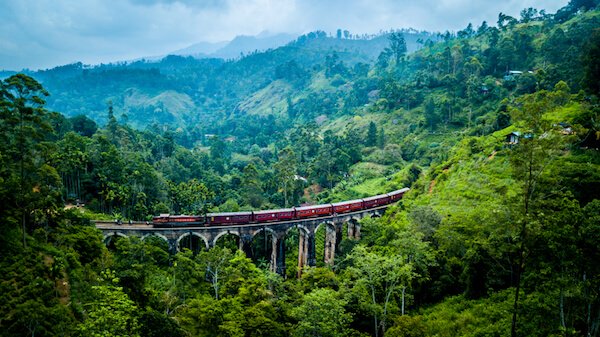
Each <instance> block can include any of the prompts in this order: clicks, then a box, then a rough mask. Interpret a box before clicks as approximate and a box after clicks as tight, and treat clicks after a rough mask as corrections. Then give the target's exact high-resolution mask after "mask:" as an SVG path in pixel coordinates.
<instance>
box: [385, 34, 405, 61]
mask: <svg viewBox="0 0 600 337" xmlns="http://www.w3.org/2000/svg"><path fill="white" fill-rule="evenodd" d="M389 40H390V50H391V51H392V53H393V54H394V59H395V60H396V66H398V65H399V64H400V60H401V59H402V58H403V57H404V55H405V54H406V51H407V49H406V41H405V40H404V34H402V33H399V32H393V33H391V34H390V37H389Z"/></svg>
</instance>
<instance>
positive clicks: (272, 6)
mask: <svg viewBox="0 0 600 337" xmlns="http://www.w3.org/2000/svg"><path fill="white" fill-rule="evenodd" d="M567 2H568V0H195V1H194V0H115V1H107V0H0V70H21V69H24V68H28V69H31V70H37V69H47V68H52V67H54V66H58V65H64V64H69V63H73V62H83V63H84V64H99V63H109V62H116V61H127V60H133V59H139V58H143V57H153V56H160V55H165V54H167V53H169V52H171V51H174V50H178V49H182V48H186V47H188V46H190V45H192V44H195V43H198V42H202V41H207V42H219V41H226V40H231V39H233V38H234V37H235V36H237V35H258V34H260V33H263V32H269V33H273V34H275V33H293V34H303V33H307V32H310V31H314V30H317V29H318V30H324V31H326V32H328V33H332V34H335V32H336V30H337V29H338V28H341V29H346V30H349V31H350V32H351V33H353V34H364V33H366V34H373V33H378V32H379V31H381V30H390V29H399V28H415V29H418V30H428V31H442V32H443V31H446V30H450V31H457V30H460V29H463V28H465V27H466V26H467V24H468V23H469V22H471V23H473V25H474V26H475V27H477V26H478V25H479V24H480V23H481V22H482V21H484V20H486V21H487V22H488V24H492V25H495V23H496V21H497V18H498V13H500V12H502V13H505V14H508V15H511V16H514V17H517V18H518V17H519V13H520V11H521V10H522V9H524V8H528V7H534V8H537V9H545V10H546V12H547V13H555V12H556V11H557V10H558V9H559V8H561V7H563V6H564V5H566V4H567Z"/></svg>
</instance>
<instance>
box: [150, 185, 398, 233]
mask: <svg viewBox="0 0 600 337" xmlns="http://www.w3.org/2000/svg"><path fill="white" fill-rule="evenodd" d="M408 190H409V188H403V189H400V190H396V191H392V192H390V193H386V194H379V195H375V196H372V197H368V198H363V199H355V200H348V201H342V202H336V203H331V204H319V205H312V206H302V207H292V208H281V209H269V210H261V211H249V212H229V213H207V214H205V215H170V214H160V215H159V216H155V217H154V218H153V219H152V225H153V226H154V227H180V226H182V227H183V226H192V227H193V226H204V227H209V226H228V225H246V224H257V223H258V224H260V223H269V222H279V221H291V220H298V219H309V218H317V217H325V216H331V215H336V214H344V213H352V212H357V211H362V210H367V209H372V208H377V207H380V206H385V205H389V204H391V203H394V202H396V201H398V200H400V199H402V196H403V195H404V193H406V192H407V191H408Z"/></svg>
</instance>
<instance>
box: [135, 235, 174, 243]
mask: <svg viewBox="0 0 600 337" xmlns="http://www.w3.org/2000/svg"><path fill="white" fill-rule="evenodd" d="M151 236H156V237H157V238H161V239H163V240H164V241H165V242H166V243H169V239H167V237H166V236H164V235H162V234H160V233H149V234H144V235H142V238H141V240H142V241H144V240H146V239H147V238H149V237H151Z"/></svg>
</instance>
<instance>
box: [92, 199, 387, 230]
mask: <svg viewBox="0 0 600 337" xmlns="http://www.w3.org/2000/svg"><path fill="white" fill-rule="evenodd" d="M391 205H392V204H388V205H383V206H379V207H373V208H369V209H363V210H360V211H355V212H349V213H340V214H333V215H328V216H323V217H314V218H302V219H294V220H287V221H273V222H259V223H249V224H238V225H226V226H172V227H154V226H153V225H152V223H145V222H140V221H136V222H134V223H132V224H128V223H123V224H121V225H119V224H115V223H114V222H109V221H96V220H93V222H94V224H95V225H96V227H97V228H98V229H102V230H140V231H163V230H164V231H172V230H179V229H180V230H186V231H189V230H215V229H217V230H218V229H227V228H253V227H264V226H275V225H285V224H294V223H302V222H305V221H327V220H334V219H336V218H338V217H347V216H352V215H358V214H361V213H367V212H372V211H377V210H380V209H386V208H388V207H390V206H391Z"/></svg>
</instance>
